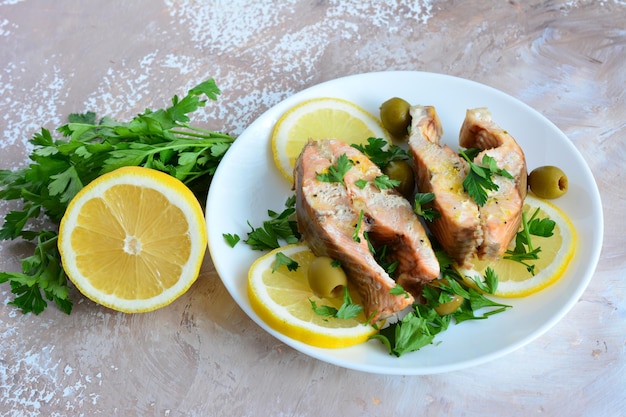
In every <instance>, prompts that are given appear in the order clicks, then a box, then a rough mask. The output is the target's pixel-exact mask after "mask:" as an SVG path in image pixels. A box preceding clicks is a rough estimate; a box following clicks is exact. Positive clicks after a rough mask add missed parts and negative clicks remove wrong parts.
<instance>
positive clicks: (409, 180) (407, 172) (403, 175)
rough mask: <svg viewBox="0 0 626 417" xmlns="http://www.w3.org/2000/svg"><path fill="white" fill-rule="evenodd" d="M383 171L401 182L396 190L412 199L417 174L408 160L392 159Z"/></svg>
mask: <svg viewBox="0 0 626 417" xmlns="http://www.w3.org/2000/svg"><path fill="white" fill-rule="evenodd" d="M383 173H384V174H385V175H387V176H388V177H389V178H390V179H392V180H396V181H400V184H399V185H397V186H396V190H398V192H399V193H400V194H402V195H403V196H404V197H405V198H407V199H409V200H410V199H411V196H412V195H413V190H414V189H415V176H414V175H413V168H411V165H410V164H409V163H408V162H407V161H404V160H394V161H391V162H389V163H388V164H387V165H385V167H384V168H383Z"/></svg>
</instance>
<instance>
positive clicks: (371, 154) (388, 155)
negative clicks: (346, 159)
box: [351, 138, 409, 169]
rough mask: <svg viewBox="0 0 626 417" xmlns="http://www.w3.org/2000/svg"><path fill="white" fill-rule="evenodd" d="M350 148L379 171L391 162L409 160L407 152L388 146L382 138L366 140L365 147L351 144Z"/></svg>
mask: <svg viewBox="0 0 626 417" xmlns="http://www.w3.org/2000/svg"><path fill="white" fill-rule="evenodd" d="M351 146H352V147H353V148H355V149H358V150H359V151H361V152H362V153H363V154H364V155H365V156H367V157H368V158H369V159H370V160H371V161H372V162H373V163H374V164H376V165H377V166H378V167H379V168H381V169H382V168H384V167H385V166H387V165H388V164H389V162H391V161H393V160H397V159H409V155H408V153H407V151H405V150H404V149H402V148H401V147H399V146H397V145H393V144H388V143H387V141H386V140H385V139H382V138H368V139H367V144H366V145H360V144H352V145H351Z"/></svg>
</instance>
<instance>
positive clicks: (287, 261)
mask: <svg viewBox="0 0 626 417" xmlns="http://www.w3.org/2000/svg"><path fill="white" fill-rule="evenodd" d="M281 265H285V266H286V267H287V269H288V270H290V271H295V270H297V269H298V268H299V267H300V265H299V264H298V262H296V261H294V260H293V259H291V258H290V257H289V256H287V255H285V254H284V253H282V252H278V253H277V254H276V262H274V267H273V268H272V272H275V271H276V270H277V269H278V268H280V266H281Z"/></svg>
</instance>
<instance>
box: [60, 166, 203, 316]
mask: <svg viewBox="0 0 626 417" xmlns="http://www.w3.org/2000/svg"><path fill="white" fill-rule="evenodd" d="M58 245H59V251H60V253H61V260H62V264H63V269H64V270H65V272H66V274H67V275H68V277H69V279H70V280H71V281H72V282H73V283H74V285H76V287H77V288H78V289H79V290H80V292H82V293H83V294H84V295H85V296H87V297H88V298H90V299H91V300H93V301H95V302H96V303H98V304H101V305H104V306H107V307H110V308H112V309H114V310H118V311H123V312H128V313H135V312H144V311H151V310H155V309H157V308H159V307H162V306H165V305H168V304H170V303H171V302H172V301H174V300H175V299H176V298H178V297H179V296H180V295H182V294H183V293H184V292H185V291H187V289H188V288H189V287H190V286H191V284H193V282H194V281H195V280H196V278H197V277H198V273H199V270H200V267H201V265H202V259H203V257H204V253H205V251H206V247H207V235H206V227H205V223H204V216H203V212H202V207H201V206H200V204H199V202H198V200H197V199H196V197H195V196H194V195H193V193H192V192H191V191H190V190H189V189H188V188H187V187H186V186H185V185H184V184H183V183H182V182H181V181H179V180H177V179H176V178H174V177H172V176H170V175H167V174H165V173H163V172H159V171H155V170H153V169H148V168H141V167H124V168H119V169H117V170H115V171H113V172H110V173H108V174H104V175H102V176H100V177H99V178H97V179H96V180H94V181H92V182H91V183H89V184H88V185H87V186H85V187H84V188H83V189H82V190H81V191H80V192H79V193H78V194H77V195H76V196H75V197H74V198H73V199H72V201H71V202H70V204H69V206H68V209H67V211H66V213H65V215H64V216H63V218H62V220H61V224H60V229H59V241H58Z"/></svg>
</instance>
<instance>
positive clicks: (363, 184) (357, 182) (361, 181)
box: [354, 178, 367, 190]
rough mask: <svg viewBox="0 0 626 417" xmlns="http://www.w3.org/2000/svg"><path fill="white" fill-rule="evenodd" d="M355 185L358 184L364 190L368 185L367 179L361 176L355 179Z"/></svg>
mask: <svg viewBox="0 0 626 417" xmlns="http://www.w3.org/2000/svg"><path fill="white" fill-rule="evenodd" d="M354 185H356V186H357V187H359V188H360V189H361V190H362V189H364V188H365V186H366V185H367V181H365V180H364V179H363V178H360V179H358V180H356V181H354Z"/></svg>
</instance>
